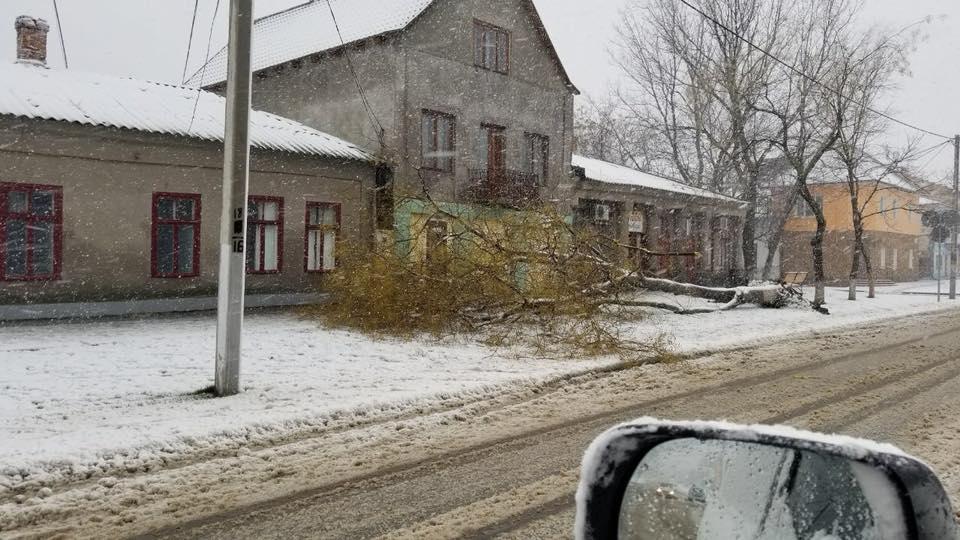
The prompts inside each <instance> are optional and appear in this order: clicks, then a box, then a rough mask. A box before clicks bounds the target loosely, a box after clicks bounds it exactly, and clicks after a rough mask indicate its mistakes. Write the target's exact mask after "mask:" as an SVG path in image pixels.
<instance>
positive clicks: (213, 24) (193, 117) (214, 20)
mask: <svg viewBox="0 0 960 540" xmlns="http://www.w3.org/2000/svg"><path fill="white" fill-rule="evenodd" d="M218 13H220V0H217V4H216V5H215V6H214V7H213V18H212V19H211V20H210V34H209V35H208V36H207V52H206V54H204V55H203V67H202V68H201V69H200V80H199V83H198V84H197V99H196V100H195V101H194V102H193V112H192V113H191V114H190V125H189V126H188V127H187V131H188V132H189V131H190V130H191V129H193V122H194V120H196V119H197V106H198V105H200V94H201V93H203V87H202V85H203V78H204V77H205V76H206V75H207V64H209V63H210V45H211V44H212V43H213V29H214V28H216V25H217V14H218Z"/></svg>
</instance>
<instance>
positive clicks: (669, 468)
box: [576, 418, 958, 540]
mask: <svg viewBox="0 0 960 540" xmlns="http://www.w3.org/2000/svg"><path fill="white" fill-rule="evenodd" d="M957 533H958V529H957V524H956V521H955V518H954V514H953V509H952V507H951V505H950V500H949V497H948V496H947V494H946V492H945V491H944V489H943V486H942V485H941V483H940V481H939V480H938V479H937V477H936V475H935V474H934V473H933V472H932V471H931V470H930V468H929V467H927V466H926V465H925V464H924V463H922V462H920V461H919V460H917V459H915V458H913V457H911V456H909V455H907V454H905V453H903V452H902V451H900V450H899V449H897V448H896V447H893V446H890V445H885V444H879V443H875V442H872V441H866V440H861V439H854V438H851V437H845V436H837V435H821V434H816V433H810V432H804V431H800V430H796V429H793V428H789V427H781V426H742V425H734V424H727V423H720V422H665V421H659V420H656V419H652V418H645V419H640V420H637V421H635V422H631V423H627V424H622V425H620V426H617V427H614V428H612V429H610V430H608V431H607V432H605V433H604V434H602V435H601V436H600V437H598V438H597V439H596V440H595V441H594V442H593V444H591V445H590V447H589V449H588V450H587V452H586V454H585V456H584V459H583V464H582V471H581V480H580V486H579V488H578V490H577V522H576V537H577V538H578V539H614V538H622V539H630V538H657V539H662V538H678V539H679V538H733V537H740V538H781V537H796V538H815V537H816V538H820V537H823V538H827V537H830V538H833V537H837V538H915V539H919V540H927V539H930V540H933V539H944V538H958V535H957ZM818 535H819V536H818Z"/></svg>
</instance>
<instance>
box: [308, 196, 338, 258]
mask: <svg viewBox="0 0 960 540" xmlns="http://www.w3.org/2000/svg"><path fill="white" fill-rule="evenodd" d="M339 239H340V205H339V204H336V203H319V202H316V203H315V202H311V203H307V234H306V241H307V248H306V249H307V253H306V265H307V272H329V271H330V270H333V269H335V268H336V267H337V242H338V241H339Z"/></svg>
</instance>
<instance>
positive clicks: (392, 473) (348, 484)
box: [148, 329, 958, 537]
mask: <svg viewBox="0 0 960 540" xmlns="http://www.w3.org/2000/svg"><path fill="white" fill-rule="evenodd" d="M956 333H958V330H957V329H951V330H948V331H944V332H938V333H935V334H931V335H929V336H921V337H915V338H911V339H907V340H902V341H899V342H896V343H893V344H891V345H888V346H884V347H880V348H877V349H872V350H866V351H861V352H856V353H851V354H846V355H841V356H839V357H832V358H826V359H823V360H820V361H815V362H810V363H805V364H803V365H799V366H794V367H791V368H785V369H779V370H773V371H771V372H767V373H763V374H758V375H754V376H748V377H743V378H740V379H736V380H733V381H728V382H724V383H720V384H715V385H708V386H705V387H700V388H697V389H694V390H690V391H686V392H680V393H677V394H673V395H671V396H670V397H667V398H664V399H659V400H649V401H641V402H637V403H633V404H631V405H629V406H625V407H622V408H619V409H616V410H613V411H605V412H602V413H598V414H595V415H590V416H586V417H580V418H575V419H572V420H569V421H566V422H561V423H559V424H553V425H550V426H545V427H542V428H539V429H536V430H532V431H528V432H526V433H524V434H522V435H518V436H511V437H505V438H501V439H496V440H492V441H488V442H485V443H483V444H478V445H474V446H472V447H468V448H464V449H461V450H458V451H455V452H450V453H447V454H443V455H440V456H434V457H431V458H428V459H424V460H421V461H419V462H415V463H413V464H405V465H399V466H396V467H393V468H390V469H385V470H380V471H377V472H374V473H371V474H368V475H363V476H360V477H354V478H351V479H347V480H344V481H341V482H337V483H334V484H328V485H324V486H320V487H317V488H314V489H311V490H309V491H306V492H301V493H298V494H294V495H291V496H288V497H284V498H281V499H275V500H273V501H268V502H266V503H261V504H257V505H253V506H250V507H245V508H242V509H239V510H234V511H231V512H227V513H225V514H220V515H216V516H211V517H208V518H203V519H200V520H196V521H193V522H190V523H188V524H185V525H182V526H181V527H177V528H172V529H164V530H161V531H157V532H156V533H155V534H153V535H150V536H148V537H163V536H168V535H169V536H180V535H183V534H188V535H189V534H190V532H191V531H192V532H200V530H201V529H204V528H206V527H207V526H214V527H215V525H216V524H217V523H219V522H224V521H227V522H229V521H230V520H231V519H235V518H238V517H240V516H244V515H249V514H251V513H254V512H255V513H262V512H264V511H270V510H273V509H279V508H281V507H283V506H285V505H287V504H290V503H294V502H297V501H303V500H305V499H317V498H322V499H323V500H324V504H332V503H333V502H334V501H336V500H341V499H349V498H350V497H351V496H353V495H355V492H357V491H361V490H363V491H370V490H376V489H378V488H380V487H383V486H390V485H392V484H394V483H397V482H403V481H405V480H404V476H414V477H415V478H416V477H417V474H416V473H417V472H420V473H421V476H429V475H431V474H436V472H437V470H444V469H450V468H453V467H457V466H461V465H463V464H465V463H470V462H473V461H477V460H479V459H482V458H483V457H484V454H488V453H489V452H490V451H491V450H499V451H502V452H518V451H520V450H521V449H522V448H524V447H526V446H531V445H536V444H538V441H539V440H540V439H543V438H548V439H549V438H550V437H549V436H550V435H554V437H556V436H557V435H559V434H562V432H563V431H564V430H568V429H570V428H579V429H580V430H581V431H582V430H583V428H584V427H586V426H590V427H591V428H592V427H596V428H597V429H600V428H602V427H605V426H607V425H609V424H612V423H614V422H616V421H619V420H622V419H623V418H624V417H630V416H635V415H636V412H637V411H642V412H643V413H649V412H650V411H649V410H648V409H658V410H662V409H664V408H666V407H668V406H670V405H678V404H683V403H684V402H685V401H687V400H690V399H691V398H696V397H700V396H703V395H704V394H705V393H707V394H720V393H731V394H734V395H736V394H741V393H743V391H744V390H747V389H749V388H751V387H755V386H762V385H765V384H768V383H772V382H775V381H782V380H789V379H790V378H792V377H794V376H798V375H803V374H805V373H809V372H811V371H816V370H818V369H822V368H827V367H836V366H838V365H841V364H845V363H851V362H856V361H858V360H862V359H864V358H869V357H871V356H875V355H878V354H880V353H883V352H884V351H891V350H896V349H902V348H905V347H909V346H911V345H915V344H917V343H920V342H922V341H925V340H928V339H935V338H940V337H944V336H948V335H954V334H956ZM892 356H893V355H892ZM949 361H950V359H947V360H943V359H941V360H939V361H937V362H932V363H927V364H922V365H920V366H918V367H917V368H916V369H915V370H913V371H912V372H911V373H908V374H906V375H905V374H904V373H899V374H895V375H893V376H890V377H885V378H883V379H881V380H880V381H873V382H869V383H867V384H865V385H861V386H860V387H858V391H857V392H854V393H849V396H848V397H847V399H851V398H853V397H858V396H860V395H863V394H865V393H870V392H875V391H877V390H878V389H882V388H884V387H886V386H889V385H892V384H896V383H900V382H902V381H903V379H904V377H905V376H911V375H916V374H917V373H926V372H928V371H930V370H933V369H936V368H937V367H940V366H942V365H944V364H945V363H947V362H949ZM832 401H836V402H839V401H838V400H837V399H834V400H832ZM830 404H832V403H828V404H827V406H829V405H830ZM821 408H822V407H821ZM812 410H815V408H811V405H810V404H804V405H802V406H800V407H797V408H795V410H794V412H793V414H789V413H778V414H775V415H772V416H771V417H770V418H768V419H767V420H766V423H770V421H771V420H776V421H784V418H785V416H786V417H788V419H789V418H791V417H795V416H802V415H804V414H807V413H809V412H810V411H812ZM714 414H715V413H714ZM370 484H373V485H370ZM564 509H565V508H561V509H560V510H558V512H562V511H563V510H564ZM533 512H534V513H533V514H525V515H528V518H529V519H526V520H524V522H525V523H526V522H530V521H537V520H541V519H543V517H544V515H543V513H542V511H540V513H537V512H536V511H533ZM436 514H437V512H434V514H433V515H436ZM396 517H399V518H401V519H403V518H402V516H396ZM414 519H416V517H415V518H414ZM521 525H522V524H521ZM379 527H380V526H379V525H376V524H374V525H373V526H372V527H369V528H364V527H361V528H360V529H359V530H358V529H354V530H353V533H354V534H351V536H354V537H362V536H367V535H371V534H373V535H375V534H377V533H379V532H383V530H381V529H379Z"/></svg>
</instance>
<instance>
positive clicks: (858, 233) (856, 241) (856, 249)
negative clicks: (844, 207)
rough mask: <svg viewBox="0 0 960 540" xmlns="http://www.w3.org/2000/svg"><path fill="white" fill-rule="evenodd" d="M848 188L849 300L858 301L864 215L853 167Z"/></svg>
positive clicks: (848, 175)
mask: <svg viewBox="0 0 960 540" xmlns="http://www.w3.org/2000/svg"><path fill="white" fill-rule="evenodd" d="M847 187H848V188H849V190H850V206H851V209H852V210H853V262H852V263H851V265H850V295H849V296H848V299H849V300H854V301H855V300H856V299H857V281H858V280H859V279H860V247H861V246H862V245H863V215H862V214H861V213H860V190H859V184H858V183H857V177H856V174H855V171H854V170H853V168H852V167H848V168H847Z"/></svg>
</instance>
